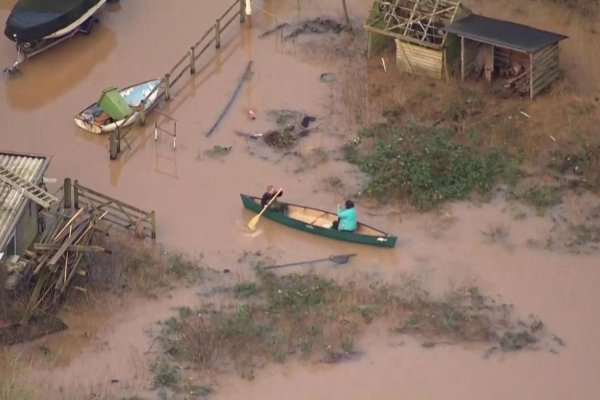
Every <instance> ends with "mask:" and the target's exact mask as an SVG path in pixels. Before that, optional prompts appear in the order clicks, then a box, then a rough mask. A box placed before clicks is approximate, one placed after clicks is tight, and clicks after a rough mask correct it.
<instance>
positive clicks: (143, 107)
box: [140, 100, 146, 126]
mask: <svg viewBox="0 0 600 400" xmlns="http://www.w3.org/2000/svg"><path fill="white" fill-rule="evenodd" d="M140 125H141V126H144V125H146V100H142V101H140Z"/></svg>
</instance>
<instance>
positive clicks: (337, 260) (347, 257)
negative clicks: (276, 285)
mask: <svg viewBox="0 0 600 400" xmlns="http://www.w3.org/2000/svg"><path fill="white" fill-rule="evenodd" d="M355 255H356V254H341V255H339V256H329V257H327V258H320V259H318V260H311V261H301V262H295V263H291V264H280V265H272V266H270V267H263V269H275V268H283V267H291V266H293V265H301V264H310V263H316V262H321V261H333V262H334V263H336V264H346V263H347V262H348V260H350V257H354V256H355Z"/></svg>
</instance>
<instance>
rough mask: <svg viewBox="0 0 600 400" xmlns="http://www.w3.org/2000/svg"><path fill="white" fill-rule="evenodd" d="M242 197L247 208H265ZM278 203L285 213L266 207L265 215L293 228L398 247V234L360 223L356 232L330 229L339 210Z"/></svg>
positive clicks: (257, 198)
mask: <svg viewBox="0 0 600 400" xmlns="http://www.w3.org/2000/svg"><path fill="white" fill-rule="evenodd" d="M240 196H241V197H242V204H244V207H245V208H247V209H248V210H251V211H254V212H256V213H258V212H261V211H262V207H261V205H260V200H261V199H260V197H256V196H249V195H246V194H241V195H240ZM278 203H279V204H281V205H283V210H284V212H277V211H269V210H267V211H266V212H265V213H264V214H263V215H264V216H265V217H266V218H269V219H272V220H273V221H276V222H279V223H280V224H283V225H286V226H289V227H290V228H295V229H299V230H301V231H304V232H309V233H314V234H316V235H320V236H324V237H328V238H331V239H337V240H343V241H346V242H354V243H360V244H368V245H371V246H377V247H389V248H392V247H394V246H396V240H397V238H396V236H394V235H390V234H389V233H385V232H383V231H381V230H379V229H376V228H373V227H371V226H368V225H365V224H362V223H360V222H359V223H358V225H357V229H356V230H355V231H353V232H346V231H338V230H337V229H331V224H332V223H333V221H336V220H337V214H336V213H333V212H329V211H324V210H319V209H318V208H311V207H306V206H301V205H297V204H290V203H284V202H282V201H279V202H278Z"/></svg>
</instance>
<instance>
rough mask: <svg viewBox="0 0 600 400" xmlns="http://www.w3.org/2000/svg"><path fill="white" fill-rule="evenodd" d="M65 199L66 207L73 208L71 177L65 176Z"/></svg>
mask: <svg viewBox="0 0 600 400" xmlns="http://www.w3.org/2000/svg"><path fill="white" fill-rule="evenodd" d="M63 201H64V205H65V208H66V209H69V208H71V178H65V181H64V183H63Z"/></svg>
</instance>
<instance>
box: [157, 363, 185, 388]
mask: <svg viewBox="0 0 600 400" xmlns="http://www.w3.org/2000/svg"><path fill="white" fill-rule="evenodd" d="M152 369H153V371H154V373H155V375H154V384H155V385H156V386H166V387H175V385H177V383H178V382H179V380H180V376H179V367H178V366H176V365H169V364H166V363H161V364H158V365H155V366H153V368H152Z"/></svg>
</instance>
